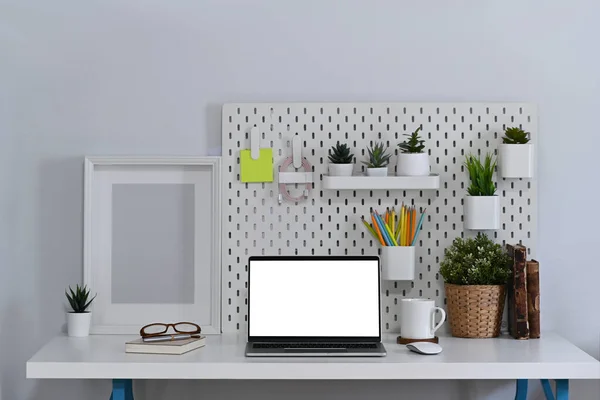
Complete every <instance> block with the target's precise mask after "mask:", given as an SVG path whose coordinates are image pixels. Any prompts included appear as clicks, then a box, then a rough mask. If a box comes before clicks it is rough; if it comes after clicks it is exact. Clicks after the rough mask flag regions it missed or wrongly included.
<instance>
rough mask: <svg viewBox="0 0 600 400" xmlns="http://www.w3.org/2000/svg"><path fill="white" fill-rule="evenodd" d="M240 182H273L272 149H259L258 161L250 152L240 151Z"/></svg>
mask: <svg viewBox="0 0 600 400" xmlns="http://www.w3.org/2000/svg"><path fill="white" fill-rule="evenodd" d="M240 180H241V181H242V182H273V149H260V156H259V157H258V160H253V159H252V156H251V155H250V150H241V151H240Z"/></svg>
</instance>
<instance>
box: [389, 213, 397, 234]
mask: <svg viewBox="0 0 600 400" xmlns="http://www.w3.org/2000/svg"><path fill="white" fill-rule="evenodd" d="M390 228H391V230H392V236H393V237H395V234H396V209H395V208H394V207H392V221H391V224H390Z"/></svg>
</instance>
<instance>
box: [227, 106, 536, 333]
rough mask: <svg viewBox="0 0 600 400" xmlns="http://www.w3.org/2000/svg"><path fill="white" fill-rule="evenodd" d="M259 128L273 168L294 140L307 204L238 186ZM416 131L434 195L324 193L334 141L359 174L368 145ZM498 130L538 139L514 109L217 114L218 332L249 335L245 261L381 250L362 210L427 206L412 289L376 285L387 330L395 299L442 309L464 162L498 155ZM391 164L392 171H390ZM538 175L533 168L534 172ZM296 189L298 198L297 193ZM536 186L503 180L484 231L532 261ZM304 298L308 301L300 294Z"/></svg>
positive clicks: (393, 145)
mask: <svg viewBox="0 0 600 400" xmlns="http://www.w3.org/2000/svg"><path fill="white" fill-rule="evenodd" d="M254 125H256V126H257V127H258V128H259V129H260V137H261V146H262V147H271V148H273V157H274V166H275V169H276V170H277V167H278V165H279V164H280V163H281V161H282V160H283V159H285V158H286V157H288V156H290V155H291V140H292V137H293V136H294V135H296V134H298V135H300V137H301V139H302V144H303V146H304V152H303V156H305V157H306V158H307V159H308V161H309V162H310V163H311V164H312V165H313V169H314V171H315V184H314V190H313V191H312V192H311V194H310V197H309V199H308V200H307V201H305V202H301V203H299V204H292V203H286V202H284V203H283V204H281V205H280V204H278V202H277V195H278V187H277V184H276V182H273V183H254V184H252V183H250V184H247V183H242V182H240V179H239V174H240V169H239V168H240V161H239V151H240V150H242V149H248V148H250V142H249V132H250V128H251V127H252V126H254ZM420 125H422V126H423V129H422V136H423V137H424V139H426V146H427V150H428V152H429V155H430V161H431V166H432V172H434V173H439V174H440V180H441V184H440V189H439V190H362V191H359V190H357V191H352V190H346V191H336V190H323V189H322V185H321V183H322V176H323V174H326V172H327V154H328V149H330V148H331V146H333V145H335V144H336V143H337V142H338V141H341V142H342V143H348V144H349V145H350V147H352V148H353V150H354V154H355V156H356V158H357V160H356V162H357V164H358V165H360V166H361V167H355V172H356V171H357V169H358V168H364V167H362V163H361V162H362V161H363V160H365V154H366V147H367V146H368V145H371V144H372V143H373V142H374V141H384V142H385V143H386V144H387V145H389V147H390V149H391V151H392V152H394V154H395V155H397V154H398V147H397V145H398V144H399V143H401V142H402V141H404V140H405V138H406V137H405V136H403V134H405V133H410V132H412V131H414V130H415V129H416V128H417V127H418V126H420ZM504 126H521V127H522V128H523V129H525V130H526V131H529V132H531V137H532V142H533V143H536V142H537V111H536V107H535V106H534V105H531V104H520V103H271V104H264V103H261V104H226V105H224V106H223V125H222V132H223V142H222V146H223V199H224V206H223V228H222V232H223V275H222V281H223V290H222V293H223V303H222V304H223V309H222V313H223V318H222V321H223V331H224V332H231V331H236V330H246V323H247V270H248V266H247V264H248V257H249V256H251V255H296V254H297V255H313V254H314V255H329V254H331V255H346V254H347V255H362V254H365V255H375V254H378V245H377V244H376V243H375V242H374V241H373V240H372V239H371V237H370V236H369V235H368V234H367V233H366V232H365V229H364V227H363V226H362V225H361V222H360V216H361V215H363V216H367V215H368V213H369V209H370V207H375V208H376V209H378V210H384V209H385V208H386V207H391V206H395V207H398V205H400V204H401V203H402V202H404V203H405V204H414V205H416V206H418V207H427V217H426V220H425V222H424V224H423V230H422V232H421V234H420V236H419V244H418V246H417V265H416V278H415V280H414V282H385V281H384V282H383V284H382V290H383V295H382V308H383V328H384V331H388V332H390V331H391V332H397V331H398V330H399V320H398V308H399V306H398V301H399V299H401V298H402V297H428V298H432V299H435V300H436V302H437V303H438V305H439V304H441V305H443V304H444V291H443V280H442V278H441V276H439V274H438V269H439V262H440V261H441V259H442V257H443V254H444V248H446V247H447V246H448V245H450V244H451V243H452V240H453V239H454V238H455V237H456V236H460V235H465V236H468V235H472V234H473V233H472V232H469V231H467V232H465V231H464V229H463V222H462V213H463V207H462V202H463V197H464V196H465V195H466V188H467V186H468V175H467V173H466V171H465V170H464V168H463V161H464V155H465V154H466V153H469V152H472V153H474V154H485V152H487V151H493V152H494V153H495V154H497V147H498V144H500V143H501V137H502V133H503V127H504ZM395 163H396V157H395V156H394V157H392V159H391V165H392V166H393V167H392V168H391V169H392V170H395ZM536 173H537V171H536ZM292 192H294V193H296V194H298V193H299V191H298V190H293V189H292ZM536 192H537V183H536V179H535V177H534V179H531V180H520V179H517V180H515V179H511V180H508V179H506V180H502V179H501V180H499V182H498V194H499V195H500V196H501V229H500V230H498V231H495V232H488V234H490V235H491V237H494V238H496V239H495V240H496V241H497V242H499V243H503V244H504V243H506V242H508V243H517V242H522V243H523V244H525V245H526V246H527V247H529V248H530V255H531V256H534V255H535V246H536V236H537V196H536ZM306 295H307V296H310V293H307V294H306Z"/></svg>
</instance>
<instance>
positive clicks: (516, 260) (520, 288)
mask: <svg viewBox="0 0 600 400" xmlns="http://www.w3.org/2000/svg"><path fill="white" fill-rule="evenodd" d="M506 247H507V250H508V253H509V254H510V256H511V257H512V259H513V269H512V277H511V280H510V281H509V285H508V329H509V331H510V334H511V336H512V337H514V338H515V339H528V338H529V318H528V312H527V248H525V247H524V246H521V245H516V246H511V245H507V246H506Z"/></svg>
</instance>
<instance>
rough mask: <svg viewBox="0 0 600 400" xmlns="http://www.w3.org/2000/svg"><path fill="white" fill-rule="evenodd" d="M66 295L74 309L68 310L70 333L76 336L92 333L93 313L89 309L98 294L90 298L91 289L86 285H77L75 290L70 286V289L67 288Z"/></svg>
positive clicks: (68, 328)
mask: <svg viewBox="0 0 600 400" xmlns="http://www.w3.org/2000/svg"><path fill="white" fill-rule="evenodd" d="M65 295H66V296H67V300H68V301H69V305H70V306H71V309H72V311H68V312H67V332H68V335H69V336H74V337H84V336H88V335H89V334H90V324H91V321H92V313H91V311H87V309H88V307H89V306H90V305H91V304H92V301H94V299H95V298H96V296H94V297H92V298H91V299H90V290H89V289H88V288H87V287H86V286H85V285H83V286H79V285H77V286H76V287H75V290H73V289H71V286H69V290H68V291H66V290H65Z"/></svg>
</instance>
